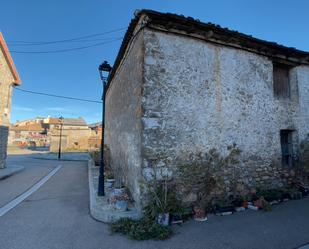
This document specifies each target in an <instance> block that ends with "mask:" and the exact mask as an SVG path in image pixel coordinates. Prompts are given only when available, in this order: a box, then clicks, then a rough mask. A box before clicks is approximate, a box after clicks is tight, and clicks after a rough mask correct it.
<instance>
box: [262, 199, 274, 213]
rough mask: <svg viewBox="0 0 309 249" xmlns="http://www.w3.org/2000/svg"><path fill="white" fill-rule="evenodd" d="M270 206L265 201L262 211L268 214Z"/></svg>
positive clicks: (270, 209)
mask: <svg viewBox="0 0 309 249" xmlns="http://www.w3.org/2000/svg"><path fill="white" fill-rule="evenodd" d="M272 209H273V208H272V206H271V205H270V203H269V202H267V201H265V202H264V206H263V209H262V210H263V211H265V212H270V211H272Z"/></svg>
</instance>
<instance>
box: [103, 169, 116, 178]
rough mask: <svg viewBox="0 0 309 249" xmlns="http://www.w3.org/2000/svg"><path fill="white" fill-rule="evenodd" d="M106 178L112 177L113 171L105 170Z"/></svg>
mask: <svg viewBox="0 0 309 249" xmlns="http://www.w3.org/2000/svg"><path fill="white" fill-rule="evenodd" d="M105 177H106V179H114V173H113V172H112V171H111V170H108V171H106V172H105Z"/></svg>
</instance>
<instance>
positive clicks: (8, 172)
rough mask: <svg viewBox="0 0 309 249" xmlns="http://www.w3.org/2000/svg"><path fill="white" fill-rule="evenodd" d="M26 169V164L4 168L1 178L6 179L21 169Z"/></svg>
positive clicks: (0, 174)
mask: <svg viewBox="0 0 309 249" xmlns="http://www.w3.org/2000/svg"><path fill="white" fill-rule="evenodd" d="M24 169H25V167H24V166H15V167H8V168H4V169H0V180H4V179H6V178H8V177H10V176H12V175H14V174H16V173H18V172H20V171H23V170H24Z"/></svg>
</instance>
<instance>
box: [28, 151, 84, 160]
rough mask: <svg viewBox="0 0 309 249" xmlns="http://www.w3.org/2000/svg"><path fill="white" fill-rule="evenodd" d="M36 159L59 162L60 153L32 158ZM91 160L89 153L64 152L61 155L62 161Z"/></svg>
mask: <svg viewBox="0 0 309 249" xmlns="http://www.w3.org/2000/svg"><path fill="white" fill-rule="evenodd" d="M31 157H32V158H34V159H42V160H58V153H53V152H49V153H40V154H35V155H33V156H31ZM89 158H90V156H89V154H88V153H87V152H64V153H61V159H60V161H88V160H89Z"/></svg>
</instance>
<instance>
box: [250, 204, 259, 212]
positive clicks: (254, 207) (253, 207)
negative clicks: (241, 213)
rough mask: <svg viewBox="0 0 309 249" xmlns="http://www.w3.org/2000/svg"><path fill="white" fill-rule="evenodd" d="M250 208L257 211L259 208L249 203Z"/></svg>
mask: <svg viewBox="0 0 309 249" xmlns="http://www.w3.org/2000/svg"><path fill="white" fill-rule="evenodd" d="M248 208H249V209H251V210H255V211H257V210H259V208H258V207H256V206H253V205H248Z"/></svg>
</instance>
